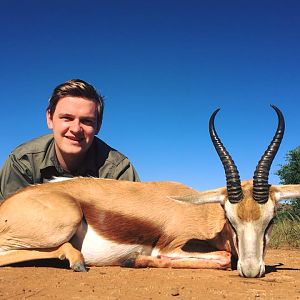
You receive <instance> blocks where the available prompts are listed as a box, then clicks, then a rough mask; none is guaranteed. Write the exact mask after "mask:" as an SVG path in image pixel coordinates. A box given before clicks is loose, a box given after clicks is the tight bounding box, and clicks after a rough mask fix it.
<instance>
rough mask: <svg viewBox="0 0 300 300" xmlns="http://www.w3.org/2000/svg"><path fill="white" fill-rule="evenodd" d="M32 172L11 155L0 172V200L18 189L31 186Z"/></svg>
mask: <svg viewBox="0 0 300 300" xmlns="http://www.w3.org/2000/svg"><path fill="white" fill-rule="evenodd" d="M31 173H32V172H31V171H30V170H29V169H28V168H27V167H26V166H25V164H23V163H22V161H20V160H17V159H16V158H15V157H14V156H13V155H10V156H9V157H8V159H7V160H6V161H5V162H4V165H3V167H2V169H1V170H0V200H3V199H5V198H7V197H8V196H9V195H10V194H12V193H14V192H16V191H17V190H18V189H20V188H23V187H26V186H28V185H31V184H33V181H32V174H31Z"/></svg>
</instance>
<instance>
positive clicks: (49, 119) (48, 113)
mask: <svg viewBox="0 0 300 300" xmlns="http://www.w3.org/2000/svg"><path fill="white" fill-rule="evenodd" d="M52 117H53V116H51V114H50V110H49V109H48V110H47V111H46V120H47V125H48V128H49V129H53V120H52Z"/></svg>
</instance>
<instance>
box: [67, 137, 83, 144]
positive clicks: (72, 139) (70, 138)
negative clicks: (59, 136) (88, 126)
mask: <svg viewBox="0 0 300 300" xmlns="http://www.w3.org/2000/svg"><path fill="white" fill-rule="evenodd" d="M66 138H67V139H68V140H70V141H71V142H74V143H81V142H82V141H83V138H78V137H73V136H66Z"/></svg>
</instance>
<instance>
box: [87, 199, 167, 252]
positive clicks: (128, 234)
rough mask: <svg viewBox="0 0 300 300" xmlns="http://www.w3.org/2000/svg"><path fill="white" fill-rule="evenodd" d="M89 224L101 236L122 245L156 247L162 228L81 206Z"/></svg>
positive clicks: (88, 205) (88, 206)
mask: <svg viewBox="0 0 300 300" xmlns="http://www.w3.org/2000/svg"><path fill="white" fill-rule="evenodd" d="M81 207H82V210H83V213H84V216H85V219H86V221H87V223H88V224H89V225H90V226H91V227H92V228H93V229H94V230H95V231H96V232H97V233H98V234H99V235H101V236H103V237H105V238H107V239H109V240H112V241H114V242H117V243H121V244H142V245H147V246H155V244H156V242H157V241H158V239H159V238H160V236H161V235H162V228H159V227H158V226H156V225H155V224H154V223H152V222H147V221H143V220H141V219H138V218H134V217H128V216H124V215H122V214H120V213H115V212H110V211H102V210H101V211H99V210H97V209H96V208H95V207H94V206H93V205H90V204H87V203H82V204H81Z"/></svg>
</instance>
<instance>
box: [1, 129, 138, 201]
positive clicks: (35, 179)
mask: <svg viewBox="0 0 300 300" xmlns="http://www.w3.org/2000/svg"><path fill="white" fill-rule="evenodd" d="M54 176H68V177H73V176H83V177H89V176H91V177H99V178H112V179H120V180H129V181H139V177H138V174H137V172H136V170H135V169H134V167H133V165H132V164H131V163H130V161H129V160H128V158H127V157H126V156H124V155H123V154H121V153H120V152H118V151H117V150H115V149H113V148H111V147H110V146H108V145H107V144H106V143H104V142H103V141H102V140H100V139H99V138H97V137H95V138H94V141H93V143H92V145H91V147H90V149H89V150H88V152H87V155H86V159H85V161H84V162H83V164H82V166H81V167H80V168H79V170H78V171H77V172H76V174H67V173H66V172H65V171H64V170H63V169H62V168H61V166H60V165H59V163H58V160H57V158H56V154H55V150H54V138H53V135H52V134H48V135H44V136H41V137H39V138H36V139H33V140H31V141H29V142H27V143H25V144H22V145H20V146H18V147H17V148H16V149H15V150H14V151H13V152H12V153H11V154H10V155H9V157H8V159H7V160H6V161H5V163H4V165H3V167H2V169H1V171H0V200H1V199H5V198H7V197H8V196H9V195H10V194H12V193H14V192H15V191H17V190H18V189H20V188H23V187H25V186H28V185H32V184H37V183H44V182H47V181H49V180H51V178H53V177H54Z"/></svg>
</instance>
